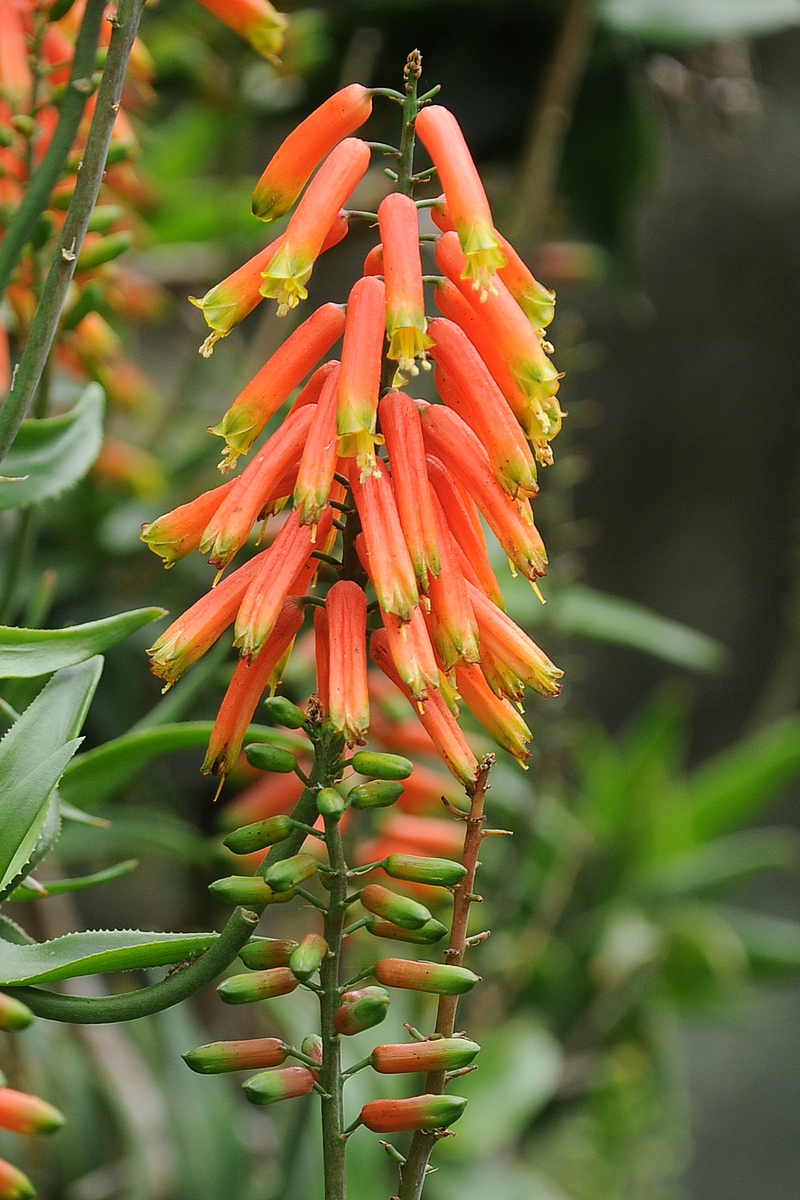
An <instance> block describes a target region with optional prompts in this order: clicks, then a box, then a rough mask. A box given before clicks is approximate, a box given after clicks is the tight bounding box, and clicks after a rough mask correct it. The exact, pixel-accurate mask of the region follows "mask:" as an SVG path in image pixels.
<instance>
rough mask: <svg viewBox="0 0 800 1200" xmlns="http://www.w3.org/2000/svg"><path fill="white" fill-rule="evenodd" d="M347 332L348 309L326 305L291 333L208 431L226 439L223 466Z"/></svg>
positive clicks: (229, 465)
mask: <svg viewBox="0 0 800 1200" xmlns="http://www.w3.org/2000/svg"><path fill="white" fill-rule="evenodd" d="M343 333H344V308H343V307H342V306H341V305H340V304H323V305H322V307H321V308H318V309H317V311H316V312H315V313H312V315H311V316H310V317H309V318H308V320H306V321H304V322H303V323H302V325H298V327H297V329H295V330H293V331H292V333H290V334H289V336H288V337H287V339H286V341H285V342H284V343H283V344H282V345H281V346H279V347H278V349H277V350H276V351H275V353H274V354H273V355H272V357H271V358H270V359H269V361H268V362H266V363H265V364H264V366H263V367H262V368H261V370H260V371H259V372H258V374H257V375H256V376H255V377H254V378H253V379H251V380H250V383H248V385H247V387H246V388H245V389H244V390H243V391H242V392H240V393H239V395H238V396H237V397H236V399H235V400H234V402H233V404H232V405H231V407H230V408H229V409H228V411H227V412H226V413H225V416H224V417H223V418H222V420H221V421H220V422H219V424H218V425H215V426H213V428H211V429H210V432H211V433H215V434H216V435H217V436H218V437H221V438H224V439H225V451H224V453H223V457H222V462H221V464H220V469H221V470H223V471H229V470H230V469H231V468H232V467H233V466H234V465H235V464H236V460H237V458H238V457H239V455H240V454H246V453H247V452H248V450H249V449H250V447H251V446H252V444H253V442H254V441H255V440H256V438H257V437H258V435H259V434H260V433H261V432H262V431H263V429H264V426H265V425H266V424H267V421H269V419H270V417H272V416H274V414H275V413H276V412H277V411H278V409H279V408H280V406H281V405H282V404H283V403H284V401H285V400H287V399H288V397H289V396H290V394H291V393H292V391H293V390H294V389H295V388H296V387H297V386H298V384H300V383H301V382H302V380H303V379H305V377H306V375H308V373H309V371H311V369H312V368H313V367H315V366H316V365H317V363H318V362H319V360H320V359H321V358H322V356H323V355H324V354H327V353H328V351H329V350H330V349H331V347H332V346H333V345H334V343H335V342H337V341H338V340H339V338H340V337H341V336H342V334H343Z"/></svg>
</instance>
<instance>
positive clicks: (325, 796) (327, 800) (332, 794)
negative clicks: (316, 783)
mask: <svg viewBox="0 0 800 1200" xmlns="http://www.w3.org/2000/svg"><path fill="white" fill-rule="evenodd" d="M346 807H347V805H346V804H345V799H344V796H342V794H341V792H337V790H336V788H332V787H327V788H323V789H322V791H321V792H318V793H317V811H318V812H319V814H320V816H323V817H333V818H334V820H337V821H338V819H339V817H341V816H342V814H343V813H344V810H345V808H346Z"/></svg>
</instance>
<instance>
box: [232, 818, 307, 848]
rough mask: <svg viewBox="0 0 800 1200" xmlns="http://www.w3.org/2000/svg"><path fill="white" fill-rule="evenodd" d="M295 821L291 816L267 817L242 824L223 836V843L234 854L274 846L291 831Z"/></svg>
mask: <svg viewBox="0 0 800 1200" xmlns="http://www.w3.org/2000/svg"><path fill="white" fill-rule="evenodd" d="M294 829H295V823H294V821H293V820H292V818H291V817H282V816H280V817H267V818H266V820H264V821H255V822H254V823H253V824H252V825H242V827H241V829H235V830H234V831H233V833H229V834H228V836H227V837H226V838H225V845H226V846H227V847H228V849H229V850H232V851H233V853H234V854H252V853H253V851H254V850H263V849H264V847H265V846H274V845H275V843H276V842H282V841H283V840H284V838H287V837H288V836H289V834H290V833H293V832H294Z"/></svg>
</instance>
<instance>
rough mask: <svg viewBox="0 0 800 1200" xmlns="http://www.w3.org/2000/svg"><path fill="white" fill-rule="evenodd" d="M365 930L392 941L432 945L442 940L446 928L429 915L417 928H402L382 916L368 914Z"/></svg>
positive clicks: (374, 935)
mask: <svg viewBox="0 0 800 1200" xmlns="http://www.w3.org/2000/svg"><path fill="white" fill-rule="evenodd" d="M367 931H368V932H369V933H371V934H372V936H373V937H379V938H387V939H388V940H389V941H392V942H412V943H413V944H414V945H415V946H432V945H433V944H434V942H440V941H441V940H442V938H443V937H444V935H445V934H446V933H447V928H446V926H444V925H443V924H442V922H441V921H437V920H436V918H435V917H431V918H430V920H428V921H426V922H425V924H424V925H421V926H420V927H419V929H403V928H401V926H400V925H394V924H392V922H391V921H385V920H384V919H383V918H382V917H375V916H372V915H371V914H370V916H369V917H368V918H367Z"/></svg>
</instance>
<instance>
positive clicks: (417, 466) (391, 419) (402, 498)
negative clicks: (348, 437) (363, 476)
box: [379, 392, 439, 592]
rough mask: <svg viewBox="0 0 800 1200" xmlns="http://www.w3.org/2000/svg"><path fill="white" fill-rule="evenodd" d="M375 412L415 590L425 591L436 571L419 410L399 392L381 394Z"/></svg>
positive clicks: (434, 539)
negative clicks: (378, 415)
mask: <svg viewBox="0 0 800 1200" xmlns="http://www.w3.org/2000/svg"><path fill="white" fill-rule="evenodd" d="M379 412H380V419H381V431H382V433H383V436H384V438H385V439H386V450H387V452H388V455H389V465H390V467H391V469H392V483H393V485H394V494H395V500H396V502H397V512H398V515H399V517H400V524H401V526H402V529H403V536H404V537H405V540H406V546H407V547H408V552H409V554H410V555H411V561H412V563H413V564H414V574H415V575H416V577H417V584H418V586H419V589H420V591H422V592H427V590H428V573H429V572H430V574H431V575H432V576H433V577H434V578H436V576H437V575H438V574H439V547H438V543H437V540H436V518H435V515H434V510H433V499H432V496H431V488H430V483H429V482H428V473H427V471H426V469H425V445H424V442H423V440H422V426H421V424H420V419H419V412H418V411H417V406H416V404H415V403H414V401H413V400H411V399H409V397H408V396H405V395H403V393H402V392H389V393H388V394H387V395H385V396H384V397H383V399H382V400H381V402H380V408H379Z"/></svg>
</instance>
